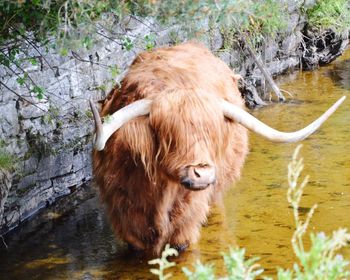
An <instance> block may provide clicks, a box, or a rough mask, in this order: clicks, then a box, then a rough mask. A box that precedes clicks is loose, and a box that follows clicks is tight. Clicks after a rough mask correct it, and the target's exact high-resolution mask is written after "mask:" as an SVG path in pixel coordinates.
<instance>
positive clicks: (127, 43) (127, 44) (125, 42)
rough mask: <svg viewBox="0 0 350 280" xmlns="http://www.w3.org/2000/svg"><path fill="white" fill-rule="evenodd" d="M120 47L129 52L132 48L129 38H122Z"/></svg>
mask: <svg viewBox="0 0 350 280" xmlns="http://www.w3.org/2000/svg"><path fill="white" fill-rule="evenodd" d="M122 47H123V48H124V49H125V50H127V51H131V50H132V48H133V47H134V44H133V43H132V41H131V39H130V38H129V37H125V38H123V41H122Z"/></svg>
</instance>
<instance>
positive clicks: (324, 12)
mask: <svg viewBox="0 0 350 280" xmlns="http://www.w3.org/2000/svg"><path fill="white" fill-rule="evenodd" d="M307 16H308V22H309V24H310V25H311V26H313V27H316V28H318V29H327V28H332V29H335V30H338V31H343V30H346V29H349V27H350V5H349V1H348V0H319V1H317V4H316V5H315V6H314V7H312V8H311V9H309V10H307Z"/></svg>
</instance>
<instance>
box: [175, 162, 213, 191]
mask: <svg viewBox="0 0 350 280" xmlns="http://www.w3.org/2000/svg"><path fill="white" fill-rule="evenodd" d="M181 173H182V174H181V175H182V176H181V184H182V185H183V186H184V187H185V188H187V189H189V190H191V191H200V190H204V189H206V188H207V187H209V186H210V185H213V184H215V182H216V172H215V167H213V166H210V165H201V164H200V165H195V166H193V165H190V166H187V167H185V168H184V169H183V170H182V171H181Z"/></svg>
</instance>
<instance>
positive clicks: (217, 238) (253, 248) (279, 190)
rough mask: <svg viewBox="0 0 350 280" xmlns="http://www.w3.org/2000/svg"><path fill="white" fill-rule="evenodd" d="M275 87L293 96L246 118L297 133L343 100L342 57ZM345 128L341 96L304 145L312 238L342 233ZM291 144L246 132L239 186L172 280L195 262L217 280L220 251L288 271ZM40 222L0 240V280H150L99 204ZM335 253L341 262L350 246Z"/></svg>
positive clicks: (347, 67)
mask: <svg viewBox="0 0 350 280" xmlns="http://www.w3.org/2000/svg"><path fill="white" fill-rule="evenodd" d="M279 82H280V86H281V88H282V89H284V90H287V91H288V92H290V93H292V94H293V98H292V100H293V101H292V102H289V103H287V104H275V105H272V106H268V107H266V108H263V109H259V110H255V111H253V114H254V115H255V116H257V117H258V118H260V119H261V120H263V121H265V122H266V123H268V124H269V125H271V126H273V127H275V128H277V129H280V130H284V131H291V130H294V129H297V128H300V127H302V126H304V125H306V124H307V123H309V122H310V121H311V120H313V119H314V118H315V117H317V116H318V115H320V114H321V112H323V111H324V110H325V109H326V108H328V107H329V106H330V105H331V104H332V103H333V102H334V101H336V100H337V99H338V98H340V97H341V96H342V95H349V93H350V51H348V52H347V53H346V54H345V55H344V56H343V57H342V58H341V59H339V60H337V61H336V62H334V63H332V64H331V65H329V66H326V67H323V68H321V69H320V70H318V71H314V72H304V73H300V72H294V73H293V74H290V75H287V76H284V77H283V78H281V79H280V81H279ZM349 124H350V97H349V98H348V100H346V102H345V103H344V104H343V105H342V106H341V108H340V109H339V110H338V111H337V112H336V113H335V115H334V116H332V117H331V118H330V119H329V120H328V121H327V122H326V123H325V124H324V125H323V126H322V129H321V130H320V131H319V132H318V133H316V134H315V135H313V136H311V137H310V138H309V139H308V140H306V141H303V149H302V155H303V157H304V158H305V170H304V174H305V175H306V174H309V175H310V182H309V184H308V186H307V187H306V190H305V194H304V196H303V198H302V202H301V206H302V208H301V212H302V215H303V216H305V214H306V213H307V211H308V210H309V209H310V207H312V205H313V204H315V203H317V204H318V208H317V210H316V212H315V214H314V216H313V218H312V222H311V225H310V230H312V231H324V232H325V233H327V234H330V233H331V232H332V231H333V230H335V229H338V228H339V227H348V228H350V172H349V171H350V153H349V151H350V149H349V143H350V126H349ZM295 147H296V144H273V143H270V142H268V141H265V140H263V139H261V138H259V137H257V136H255V135H253V134H251V137H250V151H251V152H250V154H249V156H248V159H247V161H246V164H245V167H244V170H243V174H242V178H241V180H240V181H239V182H238V183H237V184H236V185H234V186H233V187H232V188H231V189H230V191H229V192H227V193H226V195H225V199H224V205H219V206H217V207H214V208H213V211H212V214H211V216H210V217H209V221H208V224H207V225H206V226H204V227H203V229H202V234H201V239H200V241H199V243H198V244H195V245H193V246H191V248H190V249H189V250H188V251H187V252H185V253H184V254H182V255H181V256H180V257H178V258H177V259H175V261H176V262H177V263H178V266H177V267H176V268H175V269H172V273H173V278H172V279H184V275H183V273H182V271H181V267H183V266H187V267H191V264H192V263H194V262H195V260H196V259H200V260H201V261H203V262H210V263H212V264H214V265H215V267H216V271H217V272H218V273H219V274H223V273H224V268H223V264H222V257H221V252H225V251H227V250H228V248H229V247H233V246H240V247H245V248H246V250H247V254H248V255H249V256H259V257H260V261H259V262H260V264H261V265H262V266H263V267H264V268H265V273H266V274H267V275H273V274H274V273H275V271H276V270H275V269H276V267H278V266H280V267H284V268H288V267H289V268H290V267H291V266H292V264H293V262H294V261H295V259H294V256H293V252H292V249H291V244H290V239H291V236H292V233H293V230H294V222H293V219H292V211H291V209H290V208H289V207H288V204H287V201H286V187H287V183H286V181H287V180H286V174H287V164H288V162H289V161H290V158H291V154H292V152H293V150H294V148H295ZM49 214H50V213H49ZM48 219H49V220H50V221H49V222H47V223H42V224H41V226H40V227H39V228H38V227H37V226H36V227H33V228H32V229H30V228H29V230H28V229H27V233H26V234H20V233H17V232H15V233H14V234H12V236H9V237H6V241H7V243H8V246H9V248H8V249H7V250H6V249H4V247H1V249H0V279H156V278H154V277H153V276H152V275H151V274H150V273H149V265H147V261H146V260H142V259H139V258H137V257H135V256H132V255H130V254H128V253H127V251H126V248H125V246H124V245H123V244H122V243H121V242H119V241H117V240H116V239H115V238H114V236H113V234H112V232H111V230H110V228H109V224H108V222H107V221H106V219H105V217H104V214H103V210H102V209H101V207H100V206H99V202H98V199H96V198H93V199H90V200H88V201H86V202H84V203H83V204H81V205H79V206H78V207H76V208H75V209H74V210H73V211H71V212H70V213H68V214H65V215H63V216H57V217H56V216H55V215H52V214H50V215H48ZM25 227H30V223H28V225H25ZM305 242H306V244H308V239H306V241H305ZM342 253H343V254H344V255H345V256H346V257H348V258H350V249H345V250H343V251H342Z"/></svg>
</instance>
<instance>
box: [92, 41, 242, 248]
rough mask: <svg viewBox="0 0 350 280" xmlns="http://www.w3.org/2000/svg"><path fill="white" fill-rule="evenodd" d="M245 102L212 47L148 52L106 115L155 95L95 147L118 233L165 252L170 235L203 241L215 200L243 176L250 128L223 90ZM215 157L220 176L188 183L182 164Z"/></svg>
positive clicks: (176, 242)
mask: <svg viewBox="0 0 350 280" xmlns="http://www.w3.org/2000/svg"><path fill="white" fill-rule="evenodd" d="M218 97H221V98H224V99H225V100H227V101H229V102H231V103H233V104H236V105H238V106H243V101H242V98H241V95H240V93H239V91H238V88H237V81H236V76H235V75H233V72H232V71H231V70H230V69H229V68H228V67H227V66H226V65H225V64H224V63H223V62H222V61H221V60H219V59H218V58H216V57H215V56H214V55H212V54H211V53H210V52H209V51H208V50H207V49H206V48H204V47H202V46H200V45H197V44H193V43H187V44H183V45H179V46H176V47H170V48H160V49H156V50H154V51H152V52H144V53H141V54H140V55H139V56H138V57H137V58H136V59H135V61H134V62H133V64H132V66H131V68H130V71H129V73H128V74H127V76H126V77H125V78H124V80H123V81H122V87H121V89H117V88H115V89H114V90H112V91H111V93H110V94H109V96H108V98H107V99H106V100H105V101H104V103H103V105H102V111H101V116H105V115H107V114H112V113H114V112H115V111H116V110H118V109H120V108H122V107H124V106H125V105H127V104H129V103H132V102H134V101H135V100H138V99H142V98H147V99H151V100H153V103H152V107H151V112H150V115H149V116H145V117H139V118H137V119H134V120H132V121H130V122H128V123H127V124H125V125H124V126H123V127H121V128H120V129H119V130H118V131H117V132H115V133H114V134H113V135H112V136H111V138H110V139H109V140H108V141H107V144H106V147H105V148H104V150H103V151H100V152H98V151H94V153H93V167H94V175H95V180H96V182H97V184H98V186H99V188H100V190H101V196H102V199H103V201H104V202H105V203H106V204H107V209H108V212H109V216H110V219H111V222H112V225H113V228H114V230H115V233H116V234H117V236H118V237H120V238H122V239H123V240H125V241H126V242H127V243H128V244H130V245H132V246H133V247H134V248H137V249H139V250H147V251H151V252H153V253H155V254H159V253H160V252H161V250H162V249H163V247H164V245H165V244H166V243H170V244H171V245H172V246H180V247H181V246H184V245H188V244H190V243H193V242H196V241H197V240H198V238H199V232H200V228H201V225H202V224H203V223H204V222H205V221H206V218H207V215H208V212H209V206H210V203H211V202H212V201H213V199H214V197H215V196H216V195H217V194H220V193H222V192H223V190H224V189H225V188H226V187H228V186H229V185H230V184H232V182H233V181H235V180H237V179H238V178H239V176H240V169H241V167H242V165H243V162H244V159H245V156H246V154H247V151H248V137H247V131H246V129H245V128H243V127H242V126H241V125H239V124H237V123H235V122H232V121H230V120H228V119H225V117H224V116H223V114H222V112H221V110H220V109H219V105H218V100H217V98H218ZM208 162H209V163H211V164H213V165H215V168H216V173H217V174H216V176H217V181H216V184H215V185H211V186H210V187H208V188H206V189H205V190H202V191H190V190H188V189H186V188H184V187H183V186H182V185H181V184H180V179H179V176H180V175H179V170H180V169H181V168H182V167H184V166H188V165H195V164H200V163H208Z"/></svg>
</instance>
